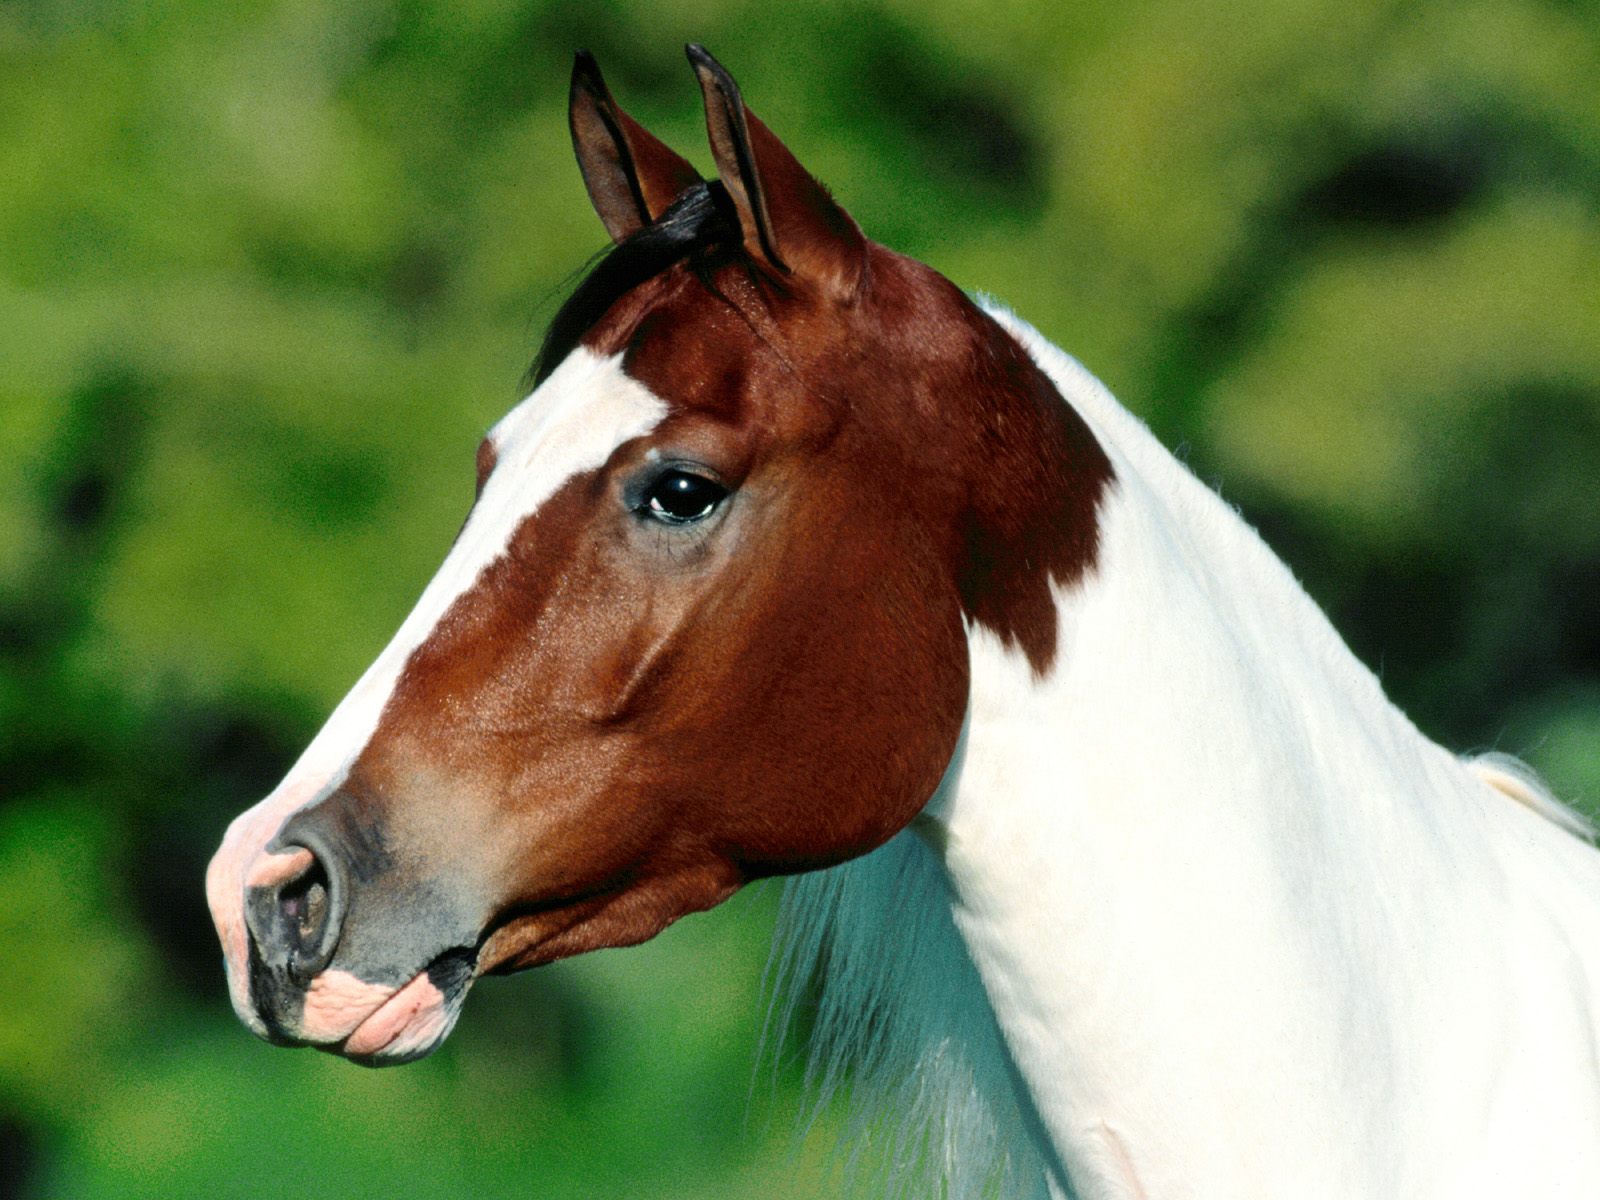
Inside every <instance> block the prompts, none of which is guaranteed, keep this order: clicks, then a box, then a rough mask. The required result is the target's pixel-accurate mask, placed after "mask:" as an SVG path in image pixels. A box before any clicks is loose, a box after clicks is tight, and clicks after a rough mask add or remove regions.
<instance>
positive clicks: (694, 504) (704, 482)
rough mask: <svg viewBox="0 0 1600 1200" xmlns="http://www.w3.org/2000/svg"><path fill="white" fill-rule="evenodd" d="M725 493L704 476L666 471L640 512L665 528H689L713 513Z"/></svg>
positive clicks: (645, 495)
mask: <svg viewBox="0 0 1600 1200" xmlns="http://www.w3.org/2000/svg"><path fill="white" fill-rule="evenodd" d="M727 494H728V489H727V488H725V487H723V486H722V485H721V484H720V483H717V482H715V481H714V480H710V479H707V478H706V477H705V476H704V475H693V474H690V473H689V472H688V471H668V472H666V473H665V474H663V475H662V476H661V477H660V478H659V479H657V480H656V481H655V482H654V483H652V484H651V485H650V487H649V490H648V491H646V492H645V494H644V502H643V503H642V504H641V505H640V506H639V508H640V511H641V512H646V513H649V514H650V516H652V517H654V518H655V519H656V520H658V521H661V522H662V523H664V524H667V525H689V524H692V523H693V522H695V521H700V520H704V519H705V518H706V517H709V516H710V515H711V514H712V513H713V512H715V511H716V508H717V505H718V504H721V503H722V498H723V497H724V496H726V495H727Z"/></svg>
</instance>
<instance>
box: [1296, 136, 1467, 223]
mask: <svg viewBox="0 0 1600 1200" xmlns="http://www.w3.org/2000/svg"><path fill="white" fill-rule="evenodd" d="M1488 164H1489V150H1488V145H1487V142H1486V140H1485V139H1482V138H1479V139H1469V138H1459V139H1452V140H1450V141H1440V142H1435V143H1428V142H1421V141H1409V142H1408V141H1403V140H1395V141H1389V142H1384V143H1381V144H1379V145H1376V146H1371V147H1367V148H1365V149H1362V150H1358V151H1356V152H1355V153H1353V154H1351V155H1350V156H1349V157H1348V158H1346V159H1345V161H1344V162H1342V163H1340V164H1339V166H1338V167H1336V168H1335V169H1334V170H1333V171H1332V172H1330V173H1329V174H1328V175H1326V176H1324V177H1323V178H1322V179H1320V180H1318V181H1317V182H1316V183H1314V184H1312V185H1311V187H1309V188H1307V189H1306V191H1305V192H1304V193H1303V194H1302V195H1301V196H1300V198H1299V200H1298V202H1297V203H1296V205H1295V209H1296V213H1297V215H1298V216H1299V217H1300V218H1301V219H1308V220H1312V221H1327V222H1332V223H1336V224H1352V225H1371V226H1380V227H1382V228H1386V229H1405V228H1409V227H1412V226H1416V225H1422V224H1427V223H1429V222H1433V221H1439V220H1442V219H1443V218H1445V217H1448V216H1450V214H1452V213H1454V212H1455V211H1457V210H1458V209H1459V208H1460V207H1461V206H1462V205H1463V204H1465V203H1466V202H1467V201H1468V200H1469V199H1470V198H1471V197H1472V196H1474V195H1475V194H1477V192H1478V191H1479V190H1480V189H1481V188H1482V186H1483V182H1484V177H1485V174H1486V172H1487V169H1488Z"/></svg>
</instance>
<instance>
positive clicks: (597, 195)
mask: <svg viewBox="0 0 1600 1200" xmlns="http://www.w3.org/2000/svg"><path fill="white" fill-rule="evenodd" d="M567 124H568V125H569V126H571V128H572V148H573V150H574V151H576V152H577V155H578V169H579V170H580V171H582V172H583V185H584V186H585V187H586V188H588V189H589V199H590V200H592V201H593V202H594V210H595V212H597V213H599V214H600V220H601V221H602V222H603V223H604V225H605V227H606V232H607V233H609V234H610V235H611V240H612V241H614V242H620V241H622V240H623V239H624V238H626V237H628V236H629V235H630V234H634V233H637V232H638V231H639V230H640V229H643V228H644V227H645V226H646V225H648V224H650V222H651V221H654V220H655V219H656V218H657V217H659V216H660V215H661V214H662V213H663V212H665V211H666V210H667V207H668V206H669V205H671V203H672V202H673V201H674V200H676V199H677V198H678V197H679V195H681V194H682V193H683V192H684V190H685V189H687V188H690V187H693V186H694V185H695V184H697V183H699V182H700V174H699V172H698V171H696V170H695V169H694V168H693V167H692V166H690V165H689V163H688V162H687V161H686V160H684V159H683V158H682V157H680V156H679V155H677V154H676V153H674V152H673V151H672V150H669V149H668V148H667V147H666V146H665V145H664V144H663V143H662V142H661V141H660V139H658V138H657V137H656V136H655V135H654V134H652V133H650V132H649V131H648V130H646V129H645V127H644V126H643V125H640V124H639V122H637V121H635V120H634V119H633V118H632V117H630V116H629V115H628V114H627V113H625V112H623V111H622V109H620V108H618V107H617V102H616V101H615V100H613V99H612V98H611V91H610V89H609V88H607V87H606V81H605V80H604V79H603V78H601V76H600V66H599V64H598V63H596V62H595V60H594V55H592V54H590V53H589V52H588V51H587V50H580V51H578V54H577V57H576V58H574V59H573V62H572V92H571V95H570V97H569V100H568V107H567Z"/></svg>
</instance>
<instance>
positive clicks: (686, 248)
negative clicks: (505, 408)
mask: <svg viewBox="0 0 1600 1200" xmlns="http://www.w3.org/2000/svg"><path fill="white" fill-rule="evenodd" d="M742 252H743V251H742V237H741V234H740V231H739V221H738V217H737V215H736V213H735V212H734V209H733V206H732V202H731V201H730V200H729V198H728V193H727V190H726V189H725V188H724V187H723V186H722V184H721V183H720V182H718V181H715V180H713V181H712V182H710V183H699V184H696V185H695V186H693V187H691V188H689V189H688V190H687V191H685V192H684V193H683V194H682V195H681V196H679V197H678V198H677V199H676V200H675V201H673V203H672V205H671V206H670V207H669V208H668V209H667V210H666V212H664V213H662V214H661V216H660V217H659V218H657V219H656V220H655V221H653V222H651V223H650V224H649V225H646V226H645V227H644V228H643V229H640V230H639V231H638V232H637V233H635V234H634V235H633V236H632V237H630V238H628V239H627V240H626V241H624V242H621V243H620V244H618V245H617V246H616V247H614V248H613V249H612V250H610V251H609V252H607V253H606V254H605V256H604V257H602V258H601V259H600V261H599V262H597V263H596V264H595V266H594V268H593V269H592V270H591V271H590V272H589V274H588V275H586V276H585V277H584V279H583V281H582V282H581V283H579V284H578V286H577V287H576V288H574V289H573V291H572V294H571V295H570V296H568V297H567V299H566V301H565V302H564V303H563V304H562V305H561V307H560V309H558V310H557V311H556V315H555V316H554V317H553V318H552V319H551V321H550V327H549V328H548V329H547V330H546V331H545V335H544V341H543V342H542V343H541V344H540V346H539V353H538V355H537V356H536V357H535V358H534V360H533V364H532V365H531V366H530V367H529V368H528V379H527V383H528V385H529V387H530V388H536V387H538V386H539V384H541V383H543V382H544V381H545V379H546V378H547V377H548V376H549V375H550V373H551V372H552V371H554V370H555V369H556V367H558V366H560V365H561V362H562V360H563V359H565V358H566V357H567V355H569V354H571V353H572V351H573V349H574V348H575V347H576V346H577V345H578V343H579V342H580V341H581V340H582V338H583V336H584V334H586V333H587V332H588V331H589V330H590V329H591V328H593V327H594V325H595V324H596V323H597V322H598V321H599V320H600V318H601V317H603V316H604V315H605V314H606V312H607V311H608V310H609V309H610V308H611V306H612V305H614V304H615V303H616V302H617V301H618V300H620V299H622V297H624V296H626V295H627V294H628V293H629V292H631V291H633V289H634V288H636V287H639V286H640V285H641V284H644V283H646V282H648V281H649V280H651V279H654V278H655V277H657V276H658V275H661V274H662V273H663V272H665V271H667V270H668V269H670V268H671V267H673V266H675V265H676V264H678V263H680V262H687V263H689V264H690V265H691V267H693V268H695V269H696V270H702V271H709V269H710V268H711V267H713V266H715V265H718V264H720V263H721V262H723V261H727V260H729V259H732V258H734V257H737V256H738V255H740V254H741V253H742Z"/></svg>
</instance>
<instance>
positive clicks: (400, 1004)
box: [339, 971, 460, 1061]
mask: <svg viewBox="0 0 1600 1200" xmlns="http://www.w3.org/2000/svg"><path fill="white" fill-rule="evenodd" d="M459 1007H460V1006H459V1005H454V1004H451V1003H449V1002H448V1000H447V999H446V997H445V994H444V993H443V992H441V991H440V990H439V989H438V988H437V987H435V986H434V984H433V981H432V980H431V979H429V978H428V973H427V972H426V971H424V972H422V973H421V974H419V975H418V976H417V977H416V978H414V979H413V980H412V981H411V982H410V983H408V984H406V985H405V986H404V987H402V988H401V989H400V990H399V991H397V992H395V993H394V994H393V995H392V996H390V997H389V998H388V999H387V1000H385V1001H383V1003H381V1004H380V1005H379V1006H378V1007H377V1009H376V1010H374V1011H373V1012H372V1014H371V1015H370V1016H368V1017H367V1018H366V1019H365V1020H363V1021H362V1022H361V1024H360V1025H358V1026H356V1028H355V1031H354V1032H352V1033H351V1034H350V1036H349V1037H348V1038H346V1039H345V1041H344V1044H343V1045H342V1046H341V1047H340V1048H339V1049H340V1052H341V1053H343V1054H346V1055H349V1056H350V1057H352V1058H374V1057H377V1056H380V1055H381V1056H382V1057H383V1058H384V1059H385V1060H390V1061H393V1060H397V1059H404V1058H415V1057H418V1056H420V1055H421V1054H424V1053H426V1052H427V1051H428V1050H430V1049H432V1048H433V1047H434V1046H435V1045H437V1044H438V1042H439V1041H440V1039H442V1038H443V1037H444V1035H445V1034H446V1033H448V1032H449V1031H450V1027H451V1026H452V1025H454V1024H455V1017H456V1012H457V1011H458V1010H459Z"/></svg>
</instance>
